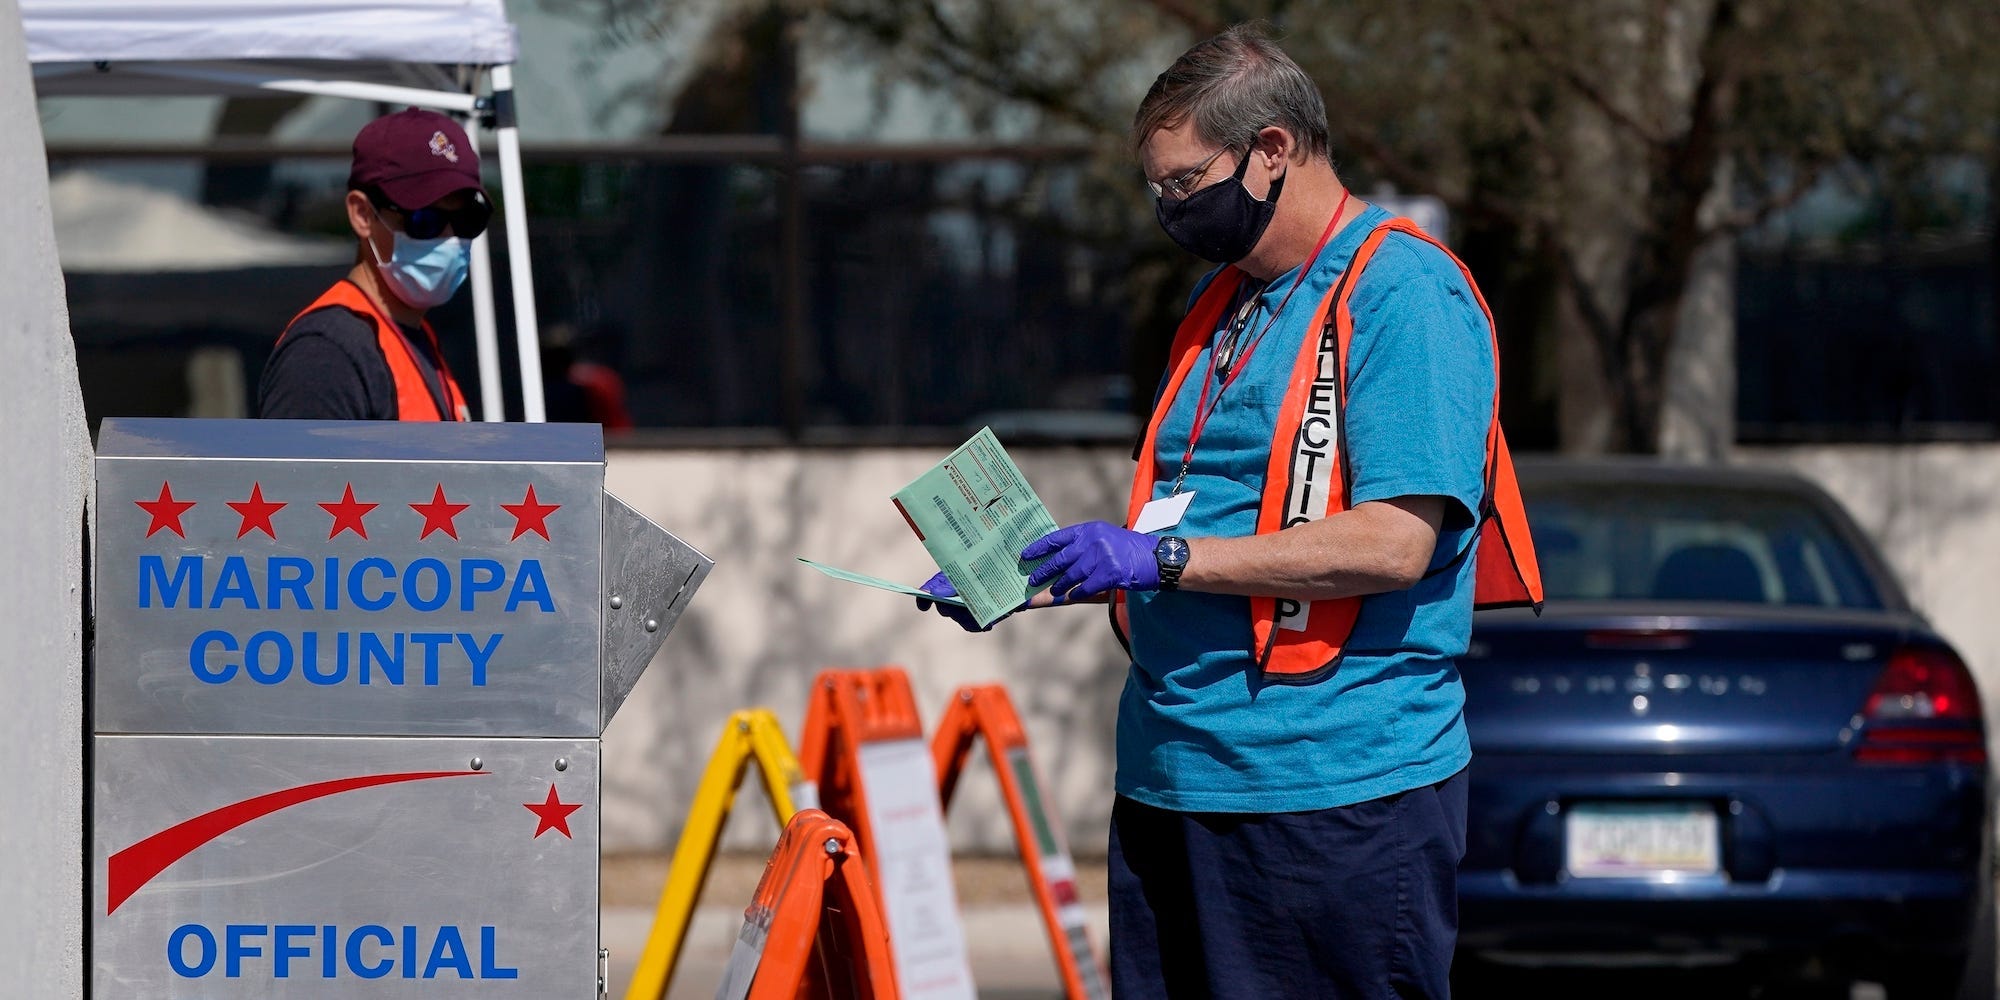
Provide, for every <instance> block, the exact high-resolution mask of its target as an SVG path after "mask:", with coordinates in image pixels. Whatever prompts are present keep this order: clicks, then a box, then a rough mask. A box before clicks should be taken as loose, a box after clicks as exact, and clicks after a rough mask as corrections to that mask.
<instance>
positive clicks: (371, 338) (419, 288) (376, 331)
mask: <svg viewBox="0 0 2000 1000" xmlns="http://www.w3.org/2000/svg"><path fill="white" fill-rule="evenodd" d="M492 214H493V206H492V203H491V202H490V201H488V200H487V198H486V189H485V188H484V187H482V186H481V185H480V183H479V156H478V154H477V153H475V152H474V151H473V149H472V143H471V142H469V141H467V139H466V136H465V131H464V130H463V129H461V128H459V126H458V123H457V122H454V121H452V120H451V119H450V118H447V117H445V116H444V115H441V114H438V113H436V112H433V111H422V110H419V109H416V108H410V109H408V110H405V111H399V112H397V113H396V114H393V115H387V116H385V117H382V118H377V119H376V120H374V121H372V122H369V123H368V124H367V126H365V127H363V128H362V130H361V133H360V134H359V135H357V136H355V137H354V165H353V167H352V169H350V170H349V172H348V175H347V224H348V225H349V226H350V227H352V228H353V230H354V236H355V238H356V240H358V241H359V245H358V246H357V247H356V249H355V257H354V267H353V268H352V269H350V270H349V271H348V272H347V276H346V277H344V278H342V279H341V280H340V281H338V282H336V283H335V284H334V286H333V287H332V288H331V289H328V290H327V292H326V294H324V295H322V296H320V297H319V298H318V299H317V300H315V301H314V302H313V303H312V304H311V305H309V306H307V307H306V308H305V311H303V312H301V313H299V314H298V316H297V317H295V318H294V319H293V320H292V321H291V323H290V325H288V326H286V327H285V331H284V332H283V333H282V334H280V335H279V336H278V342H277V344H276V345H274V346H273V347H272V348H271V358H270V360H269V361H268V362H266V363H265V365H264V375H263V378H262V379H261V380H260V381H259V383H258V387H257V412H258V415H259V416H263V417H293V418H305V419H317V420H465V419H468V418H469V416H470V415H469V413H468V412H467V410H466V406H465V394H464V393H463V392H461V391H460V389H459V386H458V382H457V381H456V380H455V379H453V378H452V377H451V369H450V368H448V367H446V365H445V362H444V355H443V354H442V353H440V352H439V350H438V339H437V332H436V331H435V330H432V329H431V325H430V323H428V322H426V321H425V320H424V314H425V313H426V312H428V311H429V310H431V309H433V308H435V307H437V306H440V305H443V304H444V303H445V302H446V301H448V300H450V298H451V297H452V295H453V294H454V293H456V292H457V291H458V286H459V285H461V284H463V283H464V282H465V275H466V270H467V267H468V261H469V257H468V244H469V241H470V240H472V238H474V237H476V236H478V235H479V234H480V233H481V232H483V231H484V230H485V229H486V222H487V220H488V219H489V218H490V217H491V216H492Z"/></svg>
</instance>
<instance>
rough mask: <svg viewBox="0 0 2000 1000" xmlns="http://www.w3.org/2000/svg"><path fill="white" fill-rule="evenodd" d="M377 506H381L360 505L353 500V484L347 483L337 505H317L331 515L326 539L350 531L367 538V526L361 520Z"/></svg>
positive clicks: (377, 505) (371, 504)
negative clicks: (331, 518)
mask: <svg viewBox="0 0 2000 1000" xmlns="http://www.w3.org/2000/svg"><path fill="white" fill-rule="evenodd" d="M379 506H381V504H373V503H362V502H361V501H359V500H356V499H354V484H353V483H348V484H347V491H346V492H344V493H342V494H341V495H340V502H339V503H323V504H320V505H319V509H321V510H323V511H326V512H327V513H328V514H332V515H333V527H332V528H330V529H328V530H327V533H326V537H328V538H332V537H333V536H335V535H338V534H340V533H341V532H343V531H352V532H354V533H355V534H357V535H360V536H361V537H363V538H367V537H368V526H367V525H366V524H363V523H362V522H361V519H362V518H364V517H367V516H368V512H369V511H371V510H374V509H375V508H377V507H379Z"/></svg>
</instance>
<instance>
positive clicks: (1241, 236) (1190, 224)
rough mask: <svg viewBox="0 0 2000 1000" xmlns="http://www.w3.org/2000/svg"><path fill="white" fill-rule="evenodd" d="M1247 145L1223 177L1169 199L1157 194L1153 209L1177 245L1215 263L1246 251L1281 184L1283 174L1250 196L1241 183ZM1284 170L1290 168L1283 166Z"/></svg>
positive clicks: (1233, 259) (1247, 156) (1261, 233)
mask: <svg viewBox="0 0 2000 1000" xmlns="http://www.w3.org/2000/svg"><path fill="white" fill-rule="evenodd" d="M1251 152H1255V150H1254V149H1253V150H1251V151H1250V152H1246V153H1244V154H1243V159H1242V160H1240V161H1239V162H1238V163H1237V164H1236V172H1235V173H1234V174H1231V175H1230V176H1229V177H1228V178H1227V179H1226V180H1220V181H1217V182H1215V183H1214V184H1210V185H1209V186H1207V187H1205V188H1202V189H1201V190H1199V191H1196V192H1195V193H1193V194H1191V195H1188V196H1187V197H1185V198H1182V199H1181V200H1179V201H1174V200H1172V199H1169V198H1158V199H1155V200H1154V202H1153V210H1154V213H1155V214H1156V215H1158V216H1159V220H1160V228H1161V229H1164V230H1166V231H1167V236H1168V237H1170V238H1171V239H1172V240H1173V241H1174V242H1175V243H1178V244H1180V248H1181V249H1183V250H1186V251H1187V252H1188V253H1191V254H1194V255H1195V256H1197V257H1200V258H1201V259H1203V260H1205V261H1209V262H1210V263H1214V264H1234V263H1236V262H1237V261H1239V260H1242V259H1243V258H1245V257H1248V256H1249V255H1250V251H1251V250H1253V249H1255V248H1256V246H1257V241H1258V240H1259V239H1262V238H1263V236H1264V228H1265V227H1266V226H1269V225H1270V224H1271V216H1272V215H1273V214H1274V213H1276V212H1277V210H1278V194H1279V193H1280V192H1282V191H1283V190H1284V189H1285V175H1284V174H1279V175H1278V177H1277V179H1276V180H1274V181H1272V182H1271V195H1270V197H1268V198H1265V199H1264V200H1263V201H1258V200H1257V199H1255V198H1253V197H1251V196H1250V189H1249V188H1246V187H1244V186H1243V174H1244V172H1245V171H1247V170H1248V169H1249V168H1250V153H1251ZM1287 173H1289V171H1287Z"/></svg>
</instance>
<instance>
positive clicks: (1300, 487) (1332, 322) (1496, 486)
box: [1111, 219, 1542, 684]
mask: <svg viewBox="0 0 2000 1000" xmlns="http://www.w3.org/2000/svg"><path fill="white" fill-rule="evenodd" d="M1392 232H1399V233H1407V234H1409V235H1411V236H1414V237H1416V238H1418V239H1421V240H1424V241H1425V242H1427V243H1430V244H1431V245H1432V246H1435V247H1437V248H1438V249H1439V250H1441V251H1443V252H1444V254H1445V256H1447V257H1450V258H1451V261H1452V263H1454V264H1457V265H1458V269H1459V271H1460V272H1461V273H1462V274H1464V275H1465V284H1466V287H1468V288H1471V289H1472V295H1473V298H1474V299H1476V300H1477V301H1478V302H1479V308H1480V310H1481V311H1482V312H1483V313H1485V315H1486V328H1487V331H1488V334H1489V335H1490V336H1492V337H1493V338H1494V341H1493V363H1494V372H1493V419H1492V421H1491V423H1490V424H1489V425H1488V428H1487V432H1486V486H1485V490H1484V491H1483V496H1482V499H1481V501H1480V509H1479V511H1478V518H1479V524H1478V526H1477V530H1476V531H1475V533H1474V540H1475V541H1476V542H1477V543H1478V544H1477V547H1476V549H1475V548H1474V547H1473V545H1472V544H1471V543H1468V545H1467V551H1474V552H1475V553H1476V554H1475V555H1474V560H1475V562H1474V569H1473V607H1474V608H1481V609H1483V608H1499V607H1532V608H1534V609H1535V610H1536V611H1537V612H1540V610H1541V607H1542V574H1541V568H1540V566H1539V564H1538V563H1537V562H1536V560H1535V547H1534V542H1533V540H1532V539H1531V538H1530V537H1529V536H1528V517H1527V512H1526V511H1525V510H1524V509H1523V507H1522V505H1521V489H1520V485H1519V484H1518V483H1517V482H1516V481H1515V478H1514V460H1513V458H1512V457H1511V456H1510V455H1509V454H1508V451H1507V438H1506V436H1505V435H1503V434H1502V433H1501V431H1500V371H1499V363H1500V343H1499V337H1498V334H1497V332H1495V329H1494V326H1493V311H1492V310H1491V309H1489V308H1487V306H1486V298H1485V296H1482V295H1480V294H1479V286H1478V285H1477V284H1475V283H1474V282H1473V280H1472V272H1471V271H1469V270H1467V269H1466V266H1465V264H1464V263H1463V262H1462V261H1460V260H1459V259H1458V258H1457V257H1456V256H1454V255H1453V254H1452V253H1451V251H1450V250H1448V249H1446V248H1445V246H1444V245H1443V244H1442V243H1439V242H1438V241H1436V240H1434V239H1431V238H1430V236H1428V235H1426V234H1425V233H1424V232H1423V230H1421V229H1418V228H1417V225H1416V223H1414V222H1411V221H1410V220H1408V219H1392V220H1390V221H1388V222H1384V223H1382V224H1381V225H1379V226H1377V227H1375V229H1374V231H1372V232H1371V233H1369V234H1368V237H1367V238H1366V239H1365V240H1363V241H1362V243H1361V247H1360V249H1358V250H1356V251H1355V252H1354V260H1353V262H1352V263H1350V264H1348V266H1347V270H1346V272H1345V273H1343V274H1342V275H1341V276H1340V280H1339V281H1338V282H1335V283H1334V286H1333V288H1332V289H1331V290H1329V291H1328V292H1327V296H1326V299H1325V300H1324V301H1322V302H1321V303H1320V305H1319V310H1318V312H1316V313H1314V315H1313V320H1312V325H1311V326H1309V327H1307V329H1309V330H1316V331H1319V335H1318V336H1316V337H1307V338H1305V342H1304V343H1302V344H1301V345H1300V346H1299V355H1298V360H1297V361H1296V362H1295V363H1294V364H1293V366H1292V376H1291V381H1290V384H1289V385H1288V387H1287V389H1286V391H1285V398H1284V402H1283V404H1282V405H1281V406H1280V407H1279V409H1278V420H1277V427H1276V429H1275V431H1274V433H1273V435H1272V439H1271V457H1270V459H1269V465H1268V466H1267V468H1266V470H1265V478H1264V496H1263V499H1262V501H1261V503H1260V505H1259V507H1258V511H1257V534H1260V535H1268V534H1271V533H1273V532H1277V531H1282V530H1283V529H1285V528H1289V527H1293V526H1295V525H1299V524H1304V523H1305V522H1307V521H1315V520H1319V519H1320V518H1323V517H1329V516H1332V515H1334V514H1338V513H1340V512H1341V511H1344V510H1347V509H1348V508H1349V507H1351V506H1352V505H1353V497H1352V494H1351V487H1352V481H1353V475H1352V473H1351V468H1352V466H1351V456H1350V455H1349V453H1348V450H1347V422H1346V419H1345V413H1344V410H1345V407H1346V401H1347V391H1348V386H1347V382H1348V366H1347V359H1348V346H1349V345H1350V344H1351V343H1352V341H1353V339H1354V317H1353V315H1352V314H1351V313H1350V312H1349V308H1348V300H1349V298H1350V297H1351V296H1352V295H1353V294H1354V288H1355V286H1356V285H1357V284H1359V282H1360V277H1361V273H1362V271H1363V270H1364V269H1366V268H1367V266H1368V262H1369V261H1370V260H1371V259H1373V257H1374V255H1375V251H1376V250H1377V249H1378V248H1379V247H1381V245H1382V241H1383V240H1384V239H1386V238H1387V237H1388V236H1389V234H1390V233H1392ZM1242 281H1243V272H1241V271H1239V270H1237V269H1236V268H1234V267H1225V268H1223V269H1222V271H1221V272H1220V273H1218V274H1217V275H1216V276H1215V279H1214V280H1213V281H1211V282H1209V286H1208V289H1207V290H1206V291H1205V292H1203V293H1202V295H1201V297H1200V298H1199V299H1197V300H1196V301H1195V304H1194V308H1192V309H1190V310H1188V314H1187V317H1186V318H1185V319H1183V320H1182V321H1181V325H1180V329H1179V330H1178V331H1177V332H1176V333H1175V334H1174V343H1173V347H1172V348H1171V349H1170V350H1169V351H1168V354H1167V357H1168V359H1169V362H1170V364H1171V365H1172V367H1171V368H1170V369H1169V375H1168V380H1167V384H1166V388H1165V391H1164V392H1162V393H1161V395H1160V399H1159V402H1157V403H1156V404H1154V407H1153V417H1152V420H1151V421H1150V422H1149V423H1148V424H1147V427H1146V438H1145V443H1144V444H1142V445H1141V446H1140V450H1139V468H1138V472H1137V474H1136V475H1135V476H1134V477H1133V480H1132V496H1131V501H1130V503H1129V504H1128V505H1127V508H1126V512H1125V523H1126V524H1127V525H1131V524H1133V523H1135V522H1136V520H1137V519H1138V516H1139V511H1140V509H1141V508H1143V507H1144V506H1145V505H1146V502H1147V501H1149V500H1151V499H1152V496H1153V485H1154V483H1156V482H1158V481H1159V470H1158V468H1157V464H1158V462H1157V453H1156V445H1157V443H1158V440H1159V434H1160V425H1161V424H1163V423H1164V422H1165V421H1166V416H1167V411H1168V410H1169V409H1171V408H1172V406H1173V401H1174V395H1175V393H1177V392H1178V391H1179V390H1180V387H1181V385H1182V384H1183V383H1184V382H1186V381H1187V378H1188V374H1189V373H1190V372H1192V371H1193V370H1194V364H1195V358H1196V357H1197V356H1199V355H1200V354H1201V350H1202V347H1203V346H1204V345H1206V344H1207V343H1208V341H1209V340H1210V338H1211V337H1212V336H1213V334H1214V331H1215V329H1216V327H1217V325H1218V323H1219V322H1220V320H1221V318H1222V313H1223V310H1225V309H1226V308H1228V305H1229V303H1230V301H1231V300H1232V299H1233V298H1234V296H1235V294H1236V289H1237V288H1238V286H1240V285H1241V284H1242ZM1465 554H1466V553H1465V551H1461V552H1460V553H1459V555H1458V558H1456V559H1453V560H1452V561H1451V562H1450V563H1448V564H1447V565H1445V566H1443V567H1440V568H1439V569H1437V570H1433V571H1432V575H1435V574H1437V573H1442V572H1447V571H1450V570H1453V569H1456V568H1457V566H1458V564H1459V562H1460V561H1461V560H1463V559H1464V558H1465ZM1361 601H1362V598H1359V597H1343V598H1335V599H1332V600H1322V601H1300V600H1293V599H1290V598H1272V597H1253V598H1250V626H1251V633H1252V636H1253V639H1252V642H1253V647H1252V649H1251V654H1252V657H1253V658H1254V659H1255V660H1256V661H1257V664H1258V666H1259V668H1260V669H1261V670H1262V672H1263V674H1264V675H1265V678H1266V679H1267V680H1270V681H1273V682H1277V683H1292V684H1304V683H1309V682H1311V681H1314V680H1317V679H1319V678H1320V677H1323V676H1325V675H1326V674H1327V673H1328V672H1330V671H1331V670H1332V669H1333V668H1334V667H1335V666H1337V665H1338V664H1339V662H1340V657H1341V653H1342V651H1343V649H1344V648H1345V647H1346V645H1347V639H1348V636H1349V635H1350V634H1351V633H1352V632H1353V631H1354V622H1355V619H1356V618H1357V617H1358V616H1359V614H1360V612H1361ZM1111 602H1112V622H1113V625H1114V626H1115V627H1116V628H1117V629H1118V631H1119V633H1120V638H1121V639H1122V638H1124V637H1125V635H1126V634H1127V633H1128V632H1129V631H1130V627H1131V620H1130V618H1129V616H1128V615H1127V613H1126V607H1125V594H1124V592H1122V591H1113V592H1112V595H1111Z"/></svg>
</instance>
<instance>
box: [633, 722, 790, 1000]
mask: <svg viewBox="0 0 2000 1000" xmlns="http://www.w3.org/2000/svg"><path fill="white" fill-rule="evenodd" d="M752 761H755V762H756V764H757V773H758V774H759V775H760V776H761V777H762V778H763V781H764V791H765V792H766V793H767V794H768V795H769V796H770V799H771V810H772V812H773V813H774V814H775V816H776V818H777V820H778V826H779V828H780V829H783V828H785V826H786V825H787V824H789V823H790V822H791V820H792V816H793V815H794V814H796V813H797V812H798V811H799V810H801V809H813V808H817V807H818V805H819V794H818V789H817V787H816V786H815V785H814V784H813V782H812V781H810V780H808V779H807V778H806V776H805V772H803V771H801V770H800V769H799V761H798V758H797V757H796V756H794V755H793V754H792V748H791V744H789V743H787V742H786V741H785V731H784V729H783V728H782V727H781V726H779V725H778V717H777V716H775V715H773V714H771V710H770V709H767V708H750V709H743V710H741V711H738V712H734V713H731V715H730V716H729V719H728V721H726V722H724V723H723V726H722V738H721V739H719V740H717V741H716V744H715V752H714V753H713V754H711V755H710V756H709V758H708V767H707V769H706V770H704V771H703V772H702V776H701V784H700V785H699V786H698V787H696V789H695V793H694V803H693V804H692V805H691V806H690V807H689V809H688V818H687V823H686V825H684V826H682V827H681V839H680V842H679V843H678V844H676V845H675V847H674V858H673V861H672V863H671V866H670V867H669V868H668V869H667V882H666V885H665V887H664V888H662V889H661V891H660V905H659V907H658V909H657V910H656V911H655V912H654V915H653V930H652V932H651V933H650V934H648V935H647V937H646V949H645V951H644V952H642V953H640V955H639V965H638V968H636V969H635V970H634V971H633V973H632V984H631V986H629V987H627V988H626V990H625V1000H662V998H664V997H665V996H666V995H667V986H668V985H669V984H671V983H672V982H673V980H674V967H675V964H676V963H677V962H678V961H679V959H680V952H681V945H682V943H683V942H684V941H685V940H686V939H687V929H688V924H689V922H690V921H691V920H693V918H694V908H695V904H696V903H697V902H698V901H699V900H700V899H701V889H702V886H703V885H705V884H706V883H707V882H708V871H709V866H710V864H711V863H713V862H714V860H715V849H716V845H717V844H719V843H720V842H721V840H722V828H723V825H724V824H726V823H727V822H728V821H729V811H730V809H731V808H733V807H734V806H735V804H736V790H737V789H738V788H740V787H742V785H743V774H744V772H745V771H746V770H748V768H749V765H750V763H751V762H752Z"/></svg>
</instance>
